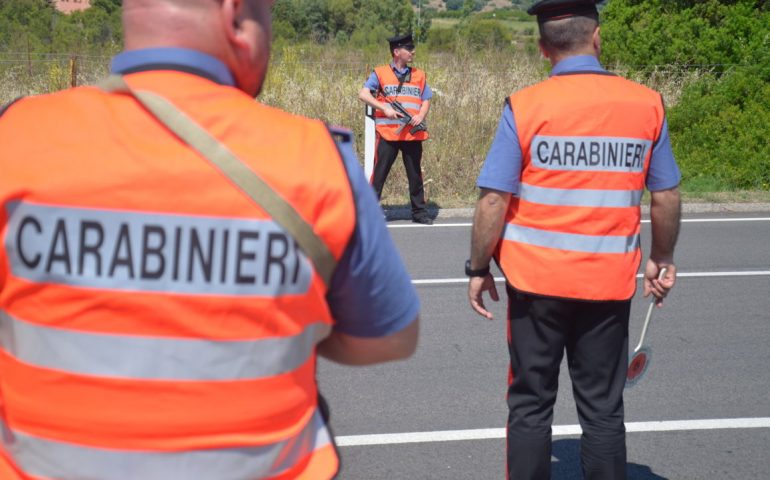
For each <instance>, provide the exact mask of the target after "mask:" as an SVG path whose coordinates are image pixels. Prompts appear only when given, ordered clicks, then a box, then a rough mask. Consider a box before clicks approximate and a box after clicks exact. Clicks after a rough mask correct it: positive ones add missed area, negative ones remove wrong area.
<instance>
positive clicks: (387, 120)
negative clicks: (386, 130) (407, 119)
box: [374, 118, 404, 125]
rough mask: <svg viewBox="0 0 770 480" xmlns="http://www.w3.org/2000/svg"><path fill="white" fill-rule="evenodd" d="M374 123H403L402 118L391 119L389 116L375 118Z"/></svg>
mask: <svg viewBox="0 0 770 480" xmlns="http://www.w3.org/2000/svg"><path fill="white" fill-rule="evenodd" d="M374 123H375V124H377V125H403V124H404V121H403V120H393V119H390V118H375V119H374Z"/></svg>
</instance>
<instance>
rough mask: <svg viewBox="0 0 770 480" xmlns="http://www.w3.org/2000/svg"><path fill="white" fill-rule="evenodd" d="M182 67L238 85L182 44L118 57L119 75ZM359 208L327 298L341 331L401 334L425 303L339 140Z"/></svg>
mask: <svg viewBox="0 0 770 480" xmlns="http://www.w3.org/2000/svg"><path fill="white" fill-rule="evenodd" d="M148 70H178V71H183V72H188V73H193V74H196V75H200V76H203V77H205V78H208V79H210V80H212V81H214V82H217V83H220V84H223V85H230V86H232V85H234V81H233V76H232V74H231V73H230V71H229V70H228V69H227V67H226V66H225V65H224V64H223V63H222V62H220V61H219V60H217V59H216V58H214V57H211V56H209V55H207V54H204V53H201V52H197V51H195V50H186V49H180V48H152V49H145V50H132V51H127V52H123V53H121V54H119V55H117V56H116V57H115V58H114V59H113V60H112V71H113V72H114V73H123V74H128V73H134V72H141V71H148ZM338 147H339V150H340V153H341V155H342V160H343V162H344V164H345V169H346V170H347V173H348V177H349V179H350V186H351V189H352V191H353V198H354V201H355V207H356V227H355V230H354V232H353V235H352V237H351V239H350V243H349V244H348V246H347V248H346V249H345V252H344V254H343V256H342V258H341V259H340V262H339V264H338V265H337V269H336V270H335V272H334V276H333V277H332V281H331V285H330V287H329V292H328V293H327V297H326V298H327V302H328V304H329V308H330V310H331V313H332V316H333V317H334V319H335V320H336V325H335V327H334V328H335V330H338V331H341V332H343V333H346V334H349V335H355V336H360V337H381V336H385V335H389V334H392V333H396V332H398V331H400V330H402V329H404V328H405V327H406V326H408V325H409V324H410V323H411V322H412V320H414V319H415V318H416V317H417V314H418V313H419V311H420V302H419V299H418V297H417V292H416V291H415V289H414V286H413V285H412V281H411V278H410V277H409V275H408V273H407V272H406V269H405V267H404V264H403V262H402V261H401V260H400V256H399V253H398V250H396V247H395V245H394V244H393V240H392V239H391V237H390V234H389V233H388V230H387V227H386V225H385V221H384V220H383V218H382V210H381V209H380V206H379V202H378V201H377V198H376V197H375V195H374V191H373V190H372V188H371V187H370V186H369V183H368V182H367V181H366V178H365V177H364V172H363V170H362V169H361V165H360V164H359V163H358V159H357V158H356V156H355V153H354V152H353V146H352V144H351V143H349V142H341V143H338Z"/></svg>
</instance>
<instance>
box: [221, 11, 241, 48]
mask: <svg viewBox="0 0 770 480" xmlns="http://www.w3.org/2000/svg"><path fill="white" fill-rule="evenodd" d="M221 8H222V21H223V23H224V30H225V35H227V40H229V41H230V43H231V44H233V45H236V46H244V45H245V44H244V41H243V39H242V38H241V13H242V10H243V1H242V0H222V7H221Z"/></svg>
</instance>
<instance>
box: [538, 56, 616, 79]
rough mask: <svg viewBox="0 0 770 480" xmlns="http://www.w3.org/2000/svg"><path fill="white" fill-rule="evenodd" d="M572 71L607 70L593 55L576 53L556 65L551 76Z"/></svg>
mask: <svg viewBox="0 0 770 480" xmlns="http://www.w3.org/2000/svg"><path fill="white" fill-rule="evenodd" d="M571 72H606V70H605V69H604V68H603V67H602V65H601V64H600V63H599V60H598V59H597V58H596V57H594V56H593V55H575V56H574V57H568V58H565V59H564V60H562V61H561V62H559V63H557V64H556V65H554V67H553V70H551V76H552V77H553V76H554V75H559V74H560V73H571Z"/></svg>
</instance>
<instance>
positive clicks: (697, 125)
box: [668, 66, 770, 191]
mask: <svg viewBox="0 0 770 480" xmlns="http://www.w3.org/2000/svg"><path fill="white" fill-rule="evenodd" d="M767 75H770V66H765V67H764V68H762V67H756V68H736V69H735V70H732V71H729V72H726V73H725V74H724V75H723V76H722V77H721V78H716V77H715V76H709V77H706V78H704V79H702V80H700V81H698V82H696V83H694V84H692V85H690V86H689V87H687V88H685V90H684V92H683V93H682V96H681V99H680V101H679V103H678V104H677V105H676V106H675V107H673V108H671V109H670V110H669V112H668V118H669V128H670V131H671V140H672V145H673V148H674V154H675V156H676V158H677V161H678V162H679V165H680V166H681V169H682V172H683V189H684V190H690V191H703V190H709V189H710V190H711V191H714V190H736V189H753V190H770V142H769V141H768V135H767V132H768V125H770V82H768V81H766V76H767ZM763 79H765V81H763Z"/></svg>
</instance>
